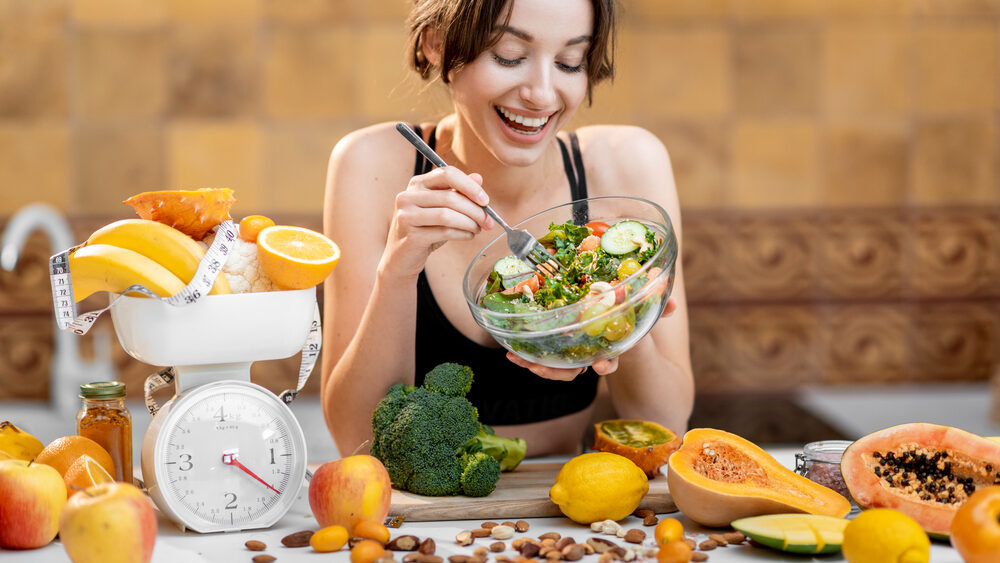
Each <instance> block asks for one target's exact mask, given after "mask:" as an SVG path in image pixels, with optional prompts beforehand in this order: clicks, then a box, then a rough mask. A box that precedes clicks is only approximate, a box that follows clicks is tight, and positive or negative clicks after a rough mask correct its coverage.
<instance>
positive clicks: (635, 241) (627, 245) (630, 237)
mask: <svg viewBox="0 0 1000 563" xmlns="http://www.w3.org/2000/svg"><path fill="white" fill-rule="evenodd" d="M645 240H646V225H643V224H642V223H640V222H638V221H632V220H625V221H619V222H617V223H615V224H614V225H611V226H610V227H608V230H607V231H604V234H603V235H601V250H603V251H604V252H607V253H608V254H611V255H612V256H621V255H623V254H628V253H629V252H632V251H633V250H635V249H637V248H639V246H641V245H642V244H643V242H644V241H645Z"/></svg>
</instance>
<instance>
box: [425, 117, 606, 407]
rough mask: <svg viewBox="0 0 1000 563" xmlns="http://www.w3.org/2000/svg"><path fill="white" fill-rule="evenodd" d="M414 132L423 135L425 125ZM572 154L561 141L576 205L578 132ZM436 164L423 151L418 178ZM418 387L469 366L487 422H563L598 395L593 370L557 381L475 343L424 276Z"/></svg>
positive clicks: (583, 187)
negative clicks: (431, 374)
mask: <svg viewBox="0 0 1000 563" xmlns="http://www.w3.org/2000/svg"><path fill="white" fill-rule="evenodd" d="M414 131H416V132H417V134H418V135H420V136H421V137H423V134H422V132H421V130H420V127H414ZM436 132H437V130H436V128H435V129H433V130H431V135H430V139H428V141H427V144H428V145H430V147H431V148H434V146H435V141H436V138H435V137H436ZM569 137H570V150H571V151H572V156H570V150H567V148H566V143H565V142H563V140H562V139H558V140H559V148H560V150H561V151H562V157H563V165H564V168H565V170H566V177H567V178H568V179H569V185H570V195H571V196H572V199H573V201H576V200H580V199H585V198H586V197H587V184H586V176H584V170H583V159H582V158H581V155H580V145H579V142H578V140H577V138H576V134H575V133H570V136H569ZM433 167H434V165H433V164H432V163H431V162H430V161H428V160H427V159H425V158H424V157H423V155H421V154H420V153H419V152H418V153H417V161H416V164H415V166H414V169H413V173H414V175H417V174H424V173H427V172H429V171H430V170H431V169H432V168H433ZM575 211H576V212H577V215H578V217H577V219H582V221H581V222H586V219H585V216H586V211H587V210H586V207H585V206H584V205H580V206H579V207H578V208H577V209H575ZM416 329H417V332H416V350H415V361H416V363H415V366H416V374H415V375H416V377H415V380H416V384H417V385H420V384H422V383H423V379H424V374H426V373H427V372H428V371H430V370H431V369H432V368H433V367H434V366H436V365H438V364H440V363H443V362H455V363H458V364H463V365H467V366H469V367H471V368H472V371H473V372H474V373H475V379H474V380H473V385H472V390H471V391H470V392H469V395H468V398H469V400H470V401H472V404H474V405H475V406H476V408H477V409H479V420H480V421H481V422H483V423H484V424H490V425H508V424H525V423H529V422H538V421H541V420H549V419H553V418H558V417H560V416H564V415H567V414H571V413H574V412H579V411H581V410H583V409H585V408H587V407H588V406H589V405H590V404H591V403H592V402H593V401H594V398H595V397H596V396H597V381H598V376H597V374H596V373H594V372H593V370H590V369H588V370H587V371H586V372H584V373H583V374H582V375H579V376H577V377H576V379H574V380H573V381H555V380H551V379H545V378H542V377H538V376H537V375H535V374H533V373H531V372H530V371H528V370H527V369H524V368H522V367H520V366H517V365H515V364H513V363H511V362H510V360H508V359H507V357H506V353H507V351H506V350H505V349H504V348H499V347H498V348H490V347H486V346H482V345H481V344H479V343H477V342H474V341H472V340H470V339H469V338H468V337H466V336H465V335H464V334H462V333H461V332H460V331H459V330H458V329H456V328H455V327H454V325H452V324H451V321H449V320H448V318H447V317H446V316H445V314H444V312H443V311H442V310H441V308H440V307H439V306H438V304H437V300H436V299H435V298H434V292H433V291H432V290H431V287H430V284H429V283H428V282H427V276H426V275H424V272H423V271H421V272H420V276H419V277H418V279H417V327H416Z"/></svg>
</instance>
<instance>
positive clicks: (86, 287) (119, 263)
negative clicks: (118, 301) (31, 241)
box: [69, 244, 185, 301]
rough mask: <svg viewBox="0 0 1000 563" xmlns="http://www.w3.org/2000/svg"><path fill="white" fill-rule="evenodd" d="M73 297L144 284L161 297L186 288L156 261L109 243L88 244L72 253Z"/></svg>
mask: <svg viewBox="0 0 1000 563" xmlns="http://www.w3.org/2000/svg"><path fill="white" fill-rule="evenodd" d="M69 271H70V277H71V278H72V280H73V299H74V300H75V301H80V300H81V299H84V298H86V297H88V296H90V295H91V294H92V293H94V292H97V291H113V292H115V293H120V292H121V291H122V290H124V289H125V288H126V287H128V286H130V285H133V284H137V283H141V284H142V285H144V286H146V287H148V288H149V289H151V290H152V291H153V293H155V294H157V295H159V296H160V297H169V296H171V295H173V294H175V293H177V292H179V291H180V290H182V289H184V285H185V284H184V282H182V281H181V279H180V278H179V277H177V276H176V275H174V274H173V273H171V272H170V270H168V269H166V268H164V267H163V266H161V265H160V264H158V263H156V262H154V261H153V260H151V259H149V258H146V257H145V256H143V255H142V254H139V253H138V252H135V251H133V250H128V249H126V248H120V247H117V246H112V245H110V244H88V245H86V246H84V247H82V248H80V249H78V250H76V251H75V252H73V253H71V254H70V255H69Z"/></svg>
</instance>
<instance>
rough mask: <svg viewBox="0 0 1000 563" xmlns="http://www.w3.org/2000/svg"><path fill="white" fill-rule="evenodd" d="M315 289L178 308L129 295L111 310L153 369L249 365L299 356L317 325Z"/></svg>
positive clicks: (220, 298) (219, 298) (127, 343)
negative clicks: (315, 318)
mask: <svg viewBox="0 0 1000 563" xmlns="http://www.w3.org/2000/svg"><path fill="white" fill-rule="evenodd" d="M315 307H316V288H309V289H300V290H294V291H269V292H264V293H240V294H229V295H209V296H207V297H205V298H204V299H202V300H201V301H199V302H197V303H194V304H192V305H187V306H182V307H175V306H172V305H168V304H166V303H164V302H161V301H158V300H155V299H149V298H145V297H132V296H125V297H123V298H121V299H119V300H118V301H117V302H116V303H115V304H114V306H113V307H112V308H111V318H112V320H113V321H114V325H115V333H116V334H117V335H118V341H119V342H120V343H121V345H122V348H124V349H125V351H126V352H128V354H129V355H130V356H132V357H133V358H135V359H137V360H139V361H141V362H145V363H147V364H150V365H154V366H194V365H206V364H226V363H249V362H255V361H261V360H275V359H279V358H287V357H289V356H292V355H294V354H296V353H297V352H299V351H300V350H301V349H302V345H303V344H304V343H305V340H306V337H307V336H308V335H309V330H310V328H311V326H312V320H313V311H314V310H315Z"/></svg>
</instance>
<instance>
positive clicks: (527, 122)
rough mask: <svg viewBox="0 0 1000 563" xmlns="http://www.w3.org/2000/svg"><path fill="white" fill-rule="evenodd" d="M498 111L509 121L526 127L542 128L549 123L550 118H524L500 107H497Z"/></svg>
mask: <svg viewBox="0 0 1000 563" xmlns="http://www.w3.org/2000/svg"><path fill="white" fill-rule="evenodd" d="M497 109H499V110H500V113H502V114H503V116H504V117H506V118H507V119H509V120H511V121H513V122H514V123H519V124H521V125H524V126H525V127H532V128H535V127H541V126H542V125H545V124H546V123H548V121H549V118H548V117H524V116H523V115H517V114H516V113H512V112H510V111H507V110H506V109H504V108H502V107H500V106H497Z"/></svg>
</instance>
